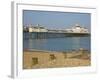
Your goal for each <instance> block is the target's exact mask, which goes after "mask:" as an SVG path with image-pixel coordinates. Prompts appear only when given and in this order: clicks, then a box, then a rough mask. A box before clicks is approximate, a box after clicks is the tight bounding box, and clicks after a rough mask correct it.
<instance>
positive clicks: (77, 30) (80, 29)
mask: <svg viewBox="0 0 100 80" xmlns="http://www.w3.org/2000/svg"><path fill="white" fill-rule="evenodd" d="M71 30H72V32H74V33H88V29H86V28H83V27H81V26H80V25H79V24H76V25H75V26H74V27H73V28H72V29H71Z"/></svg>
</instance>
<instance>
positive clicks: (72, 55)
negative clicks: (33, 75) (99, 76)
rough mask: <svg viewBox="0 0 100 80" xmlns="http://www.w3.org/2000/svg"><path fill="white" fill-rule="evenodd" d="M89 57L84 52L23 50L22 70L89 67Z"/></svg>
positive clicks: (87, 53) (88, 54)
mask: <svg viewBox="0 0 100 80" xmlns="http://www.w3.org/2000/svg"><path fill="white" fill-rule="evenodd" d="M90 58H91V55H90V53H89V52H87V51H84V50H79V51H70V52H55V51H39V50H24V54H23V68H24V69H38V68H57V67H79V66H90V65H91V59H90Z"/></svg>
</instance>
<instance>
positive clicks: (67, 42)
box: [23, 36, 91, 51]
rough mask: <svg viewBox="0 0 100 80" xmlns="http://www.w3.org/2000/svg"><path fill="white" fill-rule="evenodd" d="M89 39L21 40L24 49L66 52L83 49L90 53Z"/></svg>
mask: <svg viewBox="0 0 100 80" xmlns="http://www.w3.org/2000/svg"><path fill="white" fill-rule="evenodd" d="M24 37H25V36H24ZM90 43H91V41H90V37H89V36H88V37H65V38H49V39H25V38H24V39H23V47H24V49H38V50H49V51H68V50H78V49H79V48H84V49H87V50H89V51H90V48H91V44H90Z"/></svg>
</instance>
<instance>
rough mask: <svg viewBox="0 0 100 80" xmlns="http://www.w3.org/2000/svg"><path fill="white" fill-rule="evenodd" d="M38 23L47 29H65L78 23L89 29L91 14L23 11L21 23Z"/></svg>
mask: <svg viewBox="0 0 100 80" xmlns="http://www.w3.org/2000/svg"><path fill="white" fill-rule="evenodd" d="M30 24H31V25H37V24H40V25H42V26H44V27H45V28H48V29H66V28H71V27H73V26H74V25H75V24H79V25H81V26H83V27H85V28H87V29H89V31H90V27H91V14H90V13H75V12H74V13H73V12H56V11H34V10H24V11H23V25H24V26H26V25H30Z"/></svg>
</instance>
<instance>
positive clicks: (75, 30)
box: [23, 24, 90, 39]
mask: <svg viewBox="0 0 100 80" xmlns="http://www.w3.org/2000/svg"><path fill="white" fill-rule="evenodd" d="M23 35H24V38H27V39H46V38H64V37H85V36H90V33H89V31H88V29H86V28H84V27H81V26H80V25H79V24H76V25H75V26H74V27H72V28H71V29H46V28H45V27H43V26H41V25H37V26H31V27H24V31H23Z"/></svg>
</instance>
